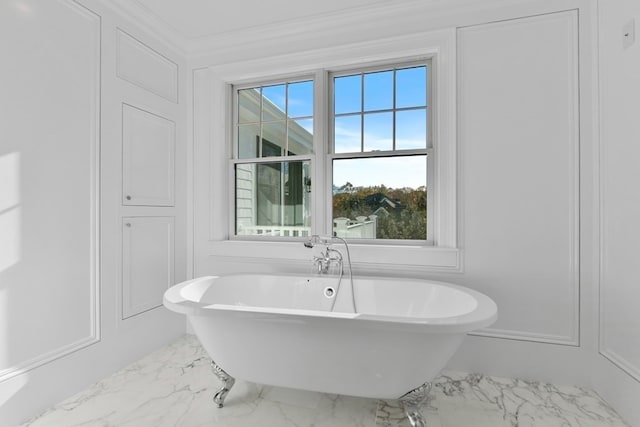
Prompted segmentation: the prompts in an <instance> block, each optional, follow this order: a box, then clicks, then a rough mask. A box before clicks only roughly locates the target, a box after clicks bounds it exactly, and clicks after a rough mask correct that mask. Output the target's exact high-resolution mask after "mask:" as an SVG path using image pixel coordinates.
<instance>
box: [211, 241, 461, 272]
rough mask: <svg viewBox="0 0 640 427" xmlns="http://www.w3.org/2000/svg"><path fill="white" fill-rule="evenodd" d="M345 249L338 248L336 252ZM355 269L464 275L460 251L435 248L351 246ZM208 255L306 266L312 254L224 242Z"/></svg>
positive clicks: (287, 245) (276, 245)
mask: <svg viewBox="0 0 640 427" xmlns="http://www.w3.org/2000/svg"><path fill="white" fill-rule="evenodd" d="M341 246H342V245H341V244H339V243H336V244H335V247H336V249H340V247H341ZM349 251H350V254H351V260H352V265H353V269H354V270H355V271H357V272H359V273H362V272H371V273H374V272H384V271H394V272H398V271H434V272H436V271H437V272H444V271H446V272H461V270H462V265H461V257H460V250H459V249H457V248H446V247H437V246H436V247H434V246H405V245H383V244H381V245H372V244H350V245H349ZM207 255H208V256H210V257H220V258H224V257H227V258H228V257H231V258H236V259H247V260H249V259H250V260H251V261H252V262H254V263H255V262H260V260H262V261H263V262H265V263H277V264H280V263H285V262H286V263H287V264H288V265H294V266H304V265H307V264H309V263H310V262H311V256H312V255H311V252H310V251H309V250H308V249H306V248H305V247H304V246H303V245H302V242H300V241H296V242H275V241H247V240H223V241H210V242H209V244H208V251H207Z"/></svg>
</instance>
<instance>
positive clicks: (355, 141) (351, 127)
mask: <svg viewBox="0 0 640 427" xmlns="http://www.w3.org/2000/svg"><path fill="white" fill-rule="evenodd" d="M360 120H361V119H360V114H357V115H353V116H340V117H336V118H335V126H334V138H335V141H334V145H335V152H336V153H359V152H361V151H362V146H361V143H362V138H361V127H360Z"/></svg>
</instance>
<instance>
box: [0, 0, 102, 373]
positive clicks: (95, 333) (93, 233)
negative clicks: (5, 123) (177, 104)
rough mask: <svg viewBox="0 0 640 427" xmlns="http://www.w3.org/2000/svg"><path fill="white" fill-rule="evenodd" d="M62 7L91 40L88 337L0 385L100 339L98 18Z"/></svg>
mask: <svg viewBox="0 0 640 427" xmlns="http://www.w3.org/2000/svg"><path fill="white" fill-rule="evenodd" d="M56 3H58V4H60V6H61V7H66V8H69V9H70V10H71V11H72V12H73V13H74V14H75V15H76V16H77V17H78V18H79V19H82V20H85V21H86V22H88V23H89V24H90V26H91V33H90V34H88V35H87V37H90V43H91V45H92V49H91V52H90V53H91V57H90V58H89V60H90V63H91V66H90V67H91V69H90V73H91V74H90V76H89V77H90V81H91V85H90V88H89V93H88V96H89V99H88V104H89V105H90V106H91V107H90V112H89V116H90V123H88V130H89V158H88V159H87V163H88V168H87V169H88V173H89V176H88V195H89V197H88V198H89V203H90V207H89V215H90V218H89V224H90V227H89V230H88V234H89V248H88V252H89V260H90V265H89V266H88V267H89V268H88V284H87V285H88V287H89V307H88V312H89V324H88V325H87V329H88V330H89V334H88V335H87V336H86V337H83V338H80V339H78V340H76V341H73V342H71V343H68V344H66V345H63V346H60V347H58V348H54V349H52V350H51V351H47V352H45V353H42V354H39V355H37V356H35V357H32V358H29V359H27V360H25V361H23V362H21V363H18V364H16V365H14V366H11V367H9V368H6V369H2V370H0V382H2V381H5V380H8V379H10V378H13V377H15V376H17V375H21V374H24V373H25V372H28V371H30V370H32V369H35V368H37V367H40V366H42V365H45V364H48V363H50V362H52V361H55V360H57V359H60V358H62V357H65V356H67V355H69V354H71V353H74V352H76V351H78V350H81V349H83V348H85V347H87V346H90V345H92V344H95V343H97V342H99V341H100V339H101V325H100V305H101V304H100V245H101V242H100V203H101V202H100V198H101V191H100V139H101V138H100V116H101V96H100V93H101V30H102V20H101V17H100V16H99V15H97V14H95V13H94V12H92V11H91V10H89V9H87V8H85V7H84V6H82V5H80V4H78V3H77V2H76V1H73V0H60V1H58V2H56Z"/></svg>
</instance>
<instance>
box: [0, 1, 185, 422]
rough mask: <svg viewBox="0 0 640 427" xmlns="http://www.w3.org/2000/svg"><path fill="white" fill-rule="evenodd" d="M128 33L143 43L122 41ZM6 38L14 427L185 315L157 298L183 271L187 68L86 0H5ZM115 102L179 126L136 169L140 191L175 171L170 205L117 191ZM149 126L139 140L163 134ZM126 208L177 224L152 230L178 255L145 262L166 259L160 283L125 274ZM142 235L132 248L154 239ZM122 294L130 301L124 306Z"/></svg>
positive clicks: (5, 357) (8, 386) (0, 247)
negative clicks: (158, 151) (151, 180)
mask: <svg viewBox="0 0 640 427" xmlns="http://www.w3.org/2000/svg"><path fill="white" fill-rule="evenodd" d="M122 31H124V32H126V33H127V34H128V35H129V36H130V37H134V38H135V41H133V42H131V43H130V45H129V46H134V48H133V49H135V48H136V46H137V48H138V50H139V52H138V53H135V52H134V53H133V54H131V52H130V50H131V49H130V50H129V51H127V50H126V48H127V47H126V46H123V45H122V44H121V45H120V46H119V45H118V39H119V38H118V34H119V32H122ZM0 40H1V41H0V47H1V48H0V52H1V53H2V58H3V66H2V67H1V69H0V92H1V93H2V97H1V98H0V116H1V117H2V119H1V122H2V125H0V425H5V426H9V425H16V424H18V423H19V422H22V421H25V420H26V419H27V418H29V417H32V416H34V415H37V414H38V413H39V412H41V411H43V410H45V409H46V408H48V407H49V406H51V405H53V404H55V403H57V402H58V401H60V400H62V399H64V398H65V397H68V396H69V395H71V394H73V393H75V392H77V391H79V390H80V389H82V388H83V387H85V386H87V385H89V384H90V383H92V382H94V381H97V380H99V379H101V378H103V377H105V376H106V375H108V374H110V373H111V372H113V371H114V370H116V369H118V368H120V367H122V366H123V365H124V364H126V363H128V362H131V361H133V360H135V359H137V358H139V357H141V356H143V355H144V354H147V353H149V352H150V351H152V350H153V349H155V348H157V347H160V346H161V345H163V344H165V343H166V342H168V341H169V340H171V339H173V338H174V337H177V336H179V335H180V334H182V333H184V319H183V318H181V316H177V315H174V314H172V313H170V312H168V311H166V310H164V309H163V308H155V307H157V306H158V295H159V294H160V295H161V290H162V287H164V288H166V287H167V286H169V285H170V284H171V283H169V281H173V280H176V281H178V280H183V279H184V278H185V277H186V274H187V272H186V267H187V263H186V213H185V209H186V196H185V195H186V191H185V190H186V173H185V165H186V151H185V144H184V136H185V133H186V130H185V116H186V107H185V99H186V96H185V91H184V85H185V82H186V73H185V72H186V69H185V66H184V61H183V60H182V59H181V55H179V54H178V53H176V52H172V51H170V50H168V49H167V48H166V47H165V46H164V45H163V44H160V43H158V42H157V41H156V40H155V39H154V38H153V37H150V36H149V35H148V34H145V33H144V32H142V31H140V30H139V28H138V27H137V26H135V25H133V24H131V23H130V22H129V21H127V20H125V19H123V18H121V17H119V16H117V15H116V14H114V13H113V12H111V11H109V10H107V9H105V8H104V6H102V5H101V3H99V2H97V1H93V0H86V1H80V2H74V1H71V0H54V1H28V0H15V1H13V0H12V1H4V2H2V3H1V4H0ZM139 41H142V43H144V45H142V44H140V42H139ZM140 46H143V47H142V48H141V47H140ZM127 70H129V74H127ZM140 72H142V73H144V74H143V75H142V76H140ZM136 73H137V74H136ZM125 77H126V78H127V79H125ZM178 89H179V91H178ZM123 103H126V104H128V105H132V106H135V107H136V108H138V109H140V110H143V111H146V112H148V113H150V114H153V117H162V119H163V120H165V122H171V123H173V125H172V126H173V127H172V126H171V125H170V126H168V127H167V126H165V128H161V129H169V130H167V131H160V134H159V135H160V136H161V137H165V139H164V142H165V144H164V145H163V146H164V147H165V150H164V153H165V154H166V155H165V156H164V157H162V159H165V160H162V163H161V166H160V167H157V166H158V164H160V163H157V162H156V164H155V165H150V166H145V165H141V164H137V165H136V167H134V168H133V173H134V175H136V177H135V179H134V181H135V182H136V185H137V187H136V188H137V190H139V191H138V192H139V193H144V194H151V196H152V197H153V196H158V194H160V196H162V195H163V194H164V193H163V192H162V191H160V193H158V192H156V190H157V188H154V186H153V185H151V187H149V185H147V186H146V187H145V182H146V181H145V177H147V176H148V174H150V173H151V174H156V173H157V174H159V175H158V176H161V177H165V178H167V179H166V180H165V181H164V182H165V189H166V188H167V187H168V186H169V184H168V183H169V182H170V181H172V182H171V186H172V190H174V191H173V193H172V194H171V196H172V197H173V199H166V198H165V199H164V202H165V203H164V206H160V205H158V206H150V205H153V203H149V201H148V200H146V201H145V204H146V205H147V206H139V205H140V203H138V204H137V205H136V203H135V202H136V200H135V199H133V200H132V201H131V203H126V202H125V199H123V197H124V196H125V195H124V194H123V185H124V182H123V178H122V177H123V165H122V158H123V141H122V137H123V133H124V131H126V129H125V130H124V131H123V124H122V120H123V119H122V117H123ZM165 122H163V123H165ZM144 129H147V128H144V127H143V130H142V131H141V133H140V132H138V133H139V134H138V135H136V136H134V137H133V139H134V140H135V141H139V142H140V144H142V145H144V143H145V142H148V143H153V141H156V140H159V139H161V138H159V137H158V134H157V133H154V132H155V131H146V130H144ZM172 140H173V141H174V145H175V146H174V147H173V148H167V147H170V146H171V143H167V141H172ZM175 141H178V143H175ZM161 143H162V142H161ZM167 144H168V145H167ZM158 146H159V147H160V146H161V145H158ZM125 157H126V153H125ZM148 157H149V159H150V160H153V159H157V158H158V156H156V155H154V154H153V153H151V154H150V155H149V156H148ZM169 157H171V158H172V162H173V163H172V166H169V163H170V162H169V161H168V160H166V159H168V158H169ZM172 168H175V171H174V170H173V169H172ZM170 170H171V172H172V173H173V172H176V173H175V177H174V176H171V177H166V176H165V175H166V173H169V171H170ZM155 177H157V176H155ZM140 183H142V184H141V185H142V186H140V185H138V184H140ZM147 184H148V182H147ZM165 193H166V192H165ZM164 195H166V194H164ZM167 200H168V202H167ZM127 217H135V220H136V221H138V222H136V224H138V223H139V222H143V223H144V221H145V220H146V218H147V217H154V218H167V219H168V220H166V221H165V220H163V221H165V222H167V221H169V219H170V221H169V222H171V223H172V224H175V227H174V228H173V229H172V231H171V238H172V240H171V239H165V240H164V241H163V240H160V241H161V242H164V243H166V244H167V247H166V249H167V251H169V250H170V251H174V250H175V254H174V255H172V256H173V260H171V259H170V258H171V257H169V258H167V257H165V254H166V253H168V252H167V251H164V252H162V253H161V254H160V255H159V256H157V257H156V258H152V259H151V260H150V261H151V263H152V264H153V263H155V264H156V265H155V266H156V267H163V266H164V267H166V274H164V275H161V279H162V280H164V282H162V283H160V284H159V285H158V284H157V283H155V282H153V281H151V280H147V279H146V276H145V274H144V271H142V274H139V275H137V276H135V275H134V276H127V275H125V274H124V272H126V271H125V270H126V268H125V267H127V259H126V258H125V259H124V261H123V242H125V241H126V239H124V237H123V236H126V234H125V233H126V230H127V229H128V228H127V227H126V218H127ZM154 221H155V220H154ZM136 224H133V226H134V227H135V225H136ZM162 230H163V231H162V232H165V231H166V228H163V229H162ZM140 234H143V235H144V234H145V233H137V234H135V236H138V235H140ZM156 235H157V233H156V234H153V233H151V234H150V236H151V237H155V236H156ZM134 239H135V237H134ZM152 241H156V242H157V241H158V240H153V239H152ZM136 244H137V245H138V246H136V248H137V252H135V253H136V254H139V253H140V252H141V251H140V247H142V248H143V249H144V245H145V244H148V242H147V241H146V240H145V239H144V238H143V239H138V240H137V241H136ZM125 249H126V247H125ZM142 253H145V251H144V250H143V251H142ZM172 253H173V252H172ZM154 256H155V255H154ZM145 261H148V260H147V259H142V260H140V259H138V258H136V259H134V262H133V263H132V264H131V265H129V266H128V267H130V269H131V268H133V269H136V268H137V269H138V270H136V271H139V270H140V268H139V266H140V265H141V264H142V263H143V262H145ZM158 263H160V264H161V265H157V264H158ZM159 270H160V271H162V269H161V268H159ZM131 277H133V278H134V280H128V279H130V278H131ZM127 283H128V284H129V286H128V287H127V286H126V284H127ZM123 284H125V285H123ZM127 296H130V297H131V298H133V300H134V301H135V302H136V303H137V305H135V304H132V305H131V307H124V306H123V303H122V301H123V300H127V299H126V297H127ZM140 307H142V309H140ZM127 310H128V311H127ZM125 314H126V316H125ZM127 316H131V317H127ZM125 317H127V318H126V320H123V319H124V318H125Z"/></svg>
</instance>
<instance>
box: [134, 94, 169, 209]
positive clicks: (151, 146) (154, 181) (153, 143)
mask: <svg viewBox="0 0 640 427" xmlns="http://www.w3.org/2000/svg"><path fill="white" fill-rule="evenodd" d="M174 170H175V123H174V122H173V121H171V120H168V119H165V118H163V117H160V116H158V115H155V114H153V113H150V112H147V111H145V110H142V109H139V108H136V107H133V106H131V105H127V104H123V105H122V174H123V176H122V187H123V188H122V192H123V194H122V198H123V200H122V203H123V204H124V205H145V206H173V205H174V188H175V179H174V178H175V171H174Z"/></svg>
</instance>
